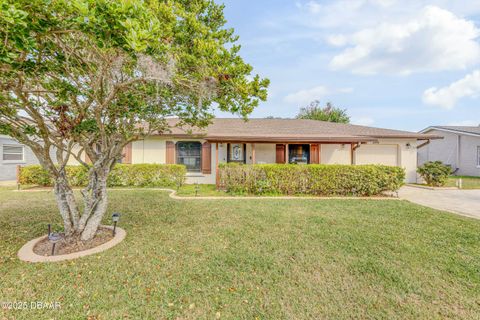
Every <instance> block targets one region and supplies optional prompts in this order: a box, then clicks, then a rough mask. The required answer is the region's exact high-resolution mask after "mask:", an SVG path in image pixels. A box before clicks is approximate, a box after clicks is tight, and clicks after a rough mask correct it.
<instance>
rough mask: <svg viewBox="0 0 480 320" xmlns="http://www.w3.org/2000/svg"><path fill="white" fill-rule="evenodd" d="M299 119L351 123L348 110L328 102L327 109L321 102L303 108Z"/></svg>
mask: <svg viewBox="0 0 480 320" xmlns="http://www.w3.org/2000/svg"><path fill="white" fill-rule="evenodd" d="M297 119H311V120H320V121H328V122H338V123H350V117H349V116H348V114H347V110H346V109H341V108H337V107H335V106H334V105H333V104H332V103H331V102H327V104H326V105H325V107H322V106H321V105H320V101H319V100H315V101H312V102H311V103H310V104H309V105H308V106H307V107H305V108H301V109H300V112H299V114H298V115H297Z"/></svg>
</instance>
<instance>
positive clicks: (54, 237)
mask: <svg viewBox="0 0 480 320" xmlns="http://www.w3.org/2000/svg"><path fill="white" fill-rule="evenodd" d="M49 226H50V225H49ZM60 239H62V236H61V235H60V233H56V232H54V233H49V234H48V241H50V243H52V256H53V255H55V244H56V243H57V242H58V241H60Z"/></svg>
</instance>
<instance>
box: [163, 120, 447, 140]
mask: <svg viewBox="0 0 480 320" xmlns="http://www.w3.org/2000/svg"><path fill="white" fill-rule="evenodd" d="M169 123H170V126H171V132H170V133H165V134H163V135H166V136H179V137H181V136H192V135H193V136H201V137H203V138H205V139H206V140H210V141H277V142H280V141H285V142H288V141H335V142H363V141H375V140H376V139H379V138H399V139H404V138H408V139H409V138H412V139H425V140H426V139H436V138H440V137H439V136H436V135H428V134H421V133H415V132H408V131H400V130H390V129H381V128H373V127H366V126H358V125H352V124H342V123H333V122H326V121H316V120H304V119H249V120H248V121H244V120H243V119H234V118H216V119H213V120H212V123H211V124H210V125H209V126H208V127H207V128H204V129H198V128H186V127H182V128H180V127H177V123H178V120H177V119H170V120H169ZM190 130H191V131H190Z"/></svg>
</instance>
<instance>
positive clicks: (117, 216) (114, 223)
mask: <svg viewBox="0 0 480 320" xmlns="http://www.w3.org/2000/svg"><path fill="white" fill-rule="evenodd" d="M118 220H120V213H118V212H114V213H113V214H112V221H113V235H115V231H116V229H117V222H118Z"/></svg>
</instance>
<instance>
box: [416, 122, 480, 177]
mask: <svg viewBox="0 0 480 320" xmlns="http://www.w3.org/2000/svg"><path fill="white" fill-rule="evenodd" d="M420 133H422V134H434V135H437V136H442V137H443V139H441V140H435V141H432V142H431V143H429V144H427V145H425V146H424V147H423V148H420V149H418V165H422V164H424V163H425V162H427V161H442V162H443V163H445V164H447V165H450V166H451V167H452V169H453V170H454V173H455V174H456V175H463V176H480V125H479V126H431V127H428V128H426V129H424V130H422V131H420Z"/></svg>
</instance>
